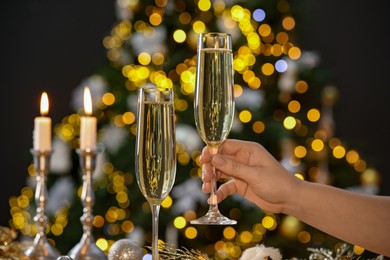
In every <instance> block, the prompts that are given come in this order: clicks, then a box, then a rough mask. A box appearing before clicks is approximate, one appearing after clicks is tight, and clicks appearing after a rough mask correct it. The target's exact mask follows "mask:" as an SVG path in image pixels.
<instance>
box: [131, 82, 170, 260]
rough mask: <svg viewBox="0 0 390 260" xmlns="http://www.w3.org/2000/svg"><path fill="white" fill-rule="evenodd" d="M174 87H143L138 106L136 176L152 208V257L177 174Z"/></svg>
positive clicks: (155, 255)
mask: <svg viewBox="0 0 390 260" xmlns="http://www.w3.org/2000/svg"><path fill="white" fill-rule="evenodd" d="M173 97H174V92H173V90H172V89H165V88H164V89H162V88H140V89H139V92H138V107H137V110H138V111H137V138H136V158H135V165H136V177H137V182H138V186H139V188H140V190H141V192H142V194H143V195H144V197H145V198H146V200H147V201H148V202H149V204H150V207H151V211H152V218H153V221H152V259H153V260H157V259H159V256H158V220H159V211H160V206H161V203H162V201H163V200H164V199H165V198H166V196H167V195H168V194H169V193H170V191H171V189H172V186H173V184H174V182H175V176H176V138H175V122H174V104H173Z"/></svg>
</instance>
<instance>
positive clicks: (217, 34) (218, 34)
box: [199, 32, 232, 37]
mask: <svg viewBox="0 0 390 260" xmlns="http://www.w3.org/2000/svg"><path fill="white" fill-rule="evenodd" d="M207 35H210V36H227V37H232V35H231V34H230V33H227V32H203V33H200V34H199V36H207Z"/></svg>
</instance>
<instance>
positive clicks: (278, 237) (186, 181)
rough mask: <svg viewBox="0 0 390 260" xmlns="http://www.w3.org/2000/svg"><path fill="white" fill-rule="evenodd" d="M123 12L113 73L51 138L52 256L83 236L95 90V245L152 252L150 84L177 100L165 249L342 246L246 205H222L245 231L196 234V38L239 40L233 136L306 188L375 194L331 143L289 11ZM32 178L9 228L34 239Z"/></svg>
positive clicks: (227, 5) (127, 5)
mask: <svg viewBox="0 0 390 260" xmlns="http://www.w3.org/2000/svg"><path fill="white" fill-rule="evenodd" d="M116 5H117V12H118V22H117V23H116V24H115V25H114V26H113V28H112V31H111V34H110V35H108V36H107V37H105V38H104V40H103V44H104V46H105V47H106V48H107V58H108V59H107V65H106V67H102V68H101V70H99V71H97V72H96V74H95V75H91V76H90V77H88V78H86V80H85V81H84V82H81V84H80V86H79V87H78V88H76V89H75V92H74V103H73V107H74V111H75V113H74V114H71V115H68V116H66V117H65V118H63V120H62V122H61V123H60V124H58V125H56V126H55V129H54V132H55V136H54V147H53V150H54V151H55V153H54V154H53V156H52V165H51V174H50V175H49V182H48V187H49V193H50V195H49V202H48V203H49V204H48V206H47V214H48V216H49V218H50V221H49V229H48V236H49V238H50V239H51V240H52V242H54V243H55V245H56V247H57V248H58V249H59V250H60V251H61V252H63V253H66V252H68V250H69V249H70V248H72V247H73V246H74V245H75V244H76V243H77V242H78V241H79V239H80V237H81V235H82V228H81V223H80V216H81V215H82V205H81V202H80V194H81V178H80V170H79V162H78V156H77V154H76V153H75V149H77V148H78V147H79V139H78V135H79V121H80V120H79V119H80V116H79V115H80V114H82V111H81V108H82V91H83V88H84V87H85V86H88V87H89V88H90V89H91V92H92V95H93V104H94V105H95V107H94V112H95V115H96V116H97V117H98V120H99V133H98V138H99V140H98V141H99V142H101V143H102V144H103V145H104V146H105V152H104V154H101V155H100V157H99V158H98V168H97V169H96V171H95V175H94V186H95V195H96V205H95V206H94V211H93V214H94V216H95V218H94V233H95V236H96V240H97V244H98V246H99V247H100V248H102V249H103V250H105V251H106V252H107V251H108V249H109V247H110V245H112V243H114V242H115V241H116V240H118V239H120V238H123V237H130V238H132V239H134V240H135V241H136V242H138V243H139V244H140V245H148V244H150V242H151V215H150V208H149V205H148V203H147V202H146V200H145V199H144V197H143V196H142V194H141V193H140V191H139V188H138V185H137V182H136V180H135V175H134V148H135V147H134V146H135V129H136V125H135V110H136V108H135V106H136V102H137V89H138V88H139V87H141V86H144V85H146V84H154V85H157V86H162V87H171V88H174V90H175V109H176V116H177V118H176V131H177V153H178V170H177V176H176V182H175V186H174V188H173V190H172V192H171V194H170V196H169V197H168V198H167V199H166V200H165V201H164V203H163V207H162V209H161V213H160V239H161V240H163V241H165V242H167V243H170V244H173V245H177V246H184V247H187V248H194V249H199V250H201V251H203V252H205V253H207V254H208V255H210V256H212V257H214V258H215V259H237V258H239V256H240V255H241V253H242V251H243V250H245V249H246V248H248V247H252V246H254V245H256V244H259V243H264V244H266V245H268V246H273V247H277V248H280V249H281V250H282V253H283V256H284V257H285V258H288V257H292V256H295V257H305V256H307V255H308V254H309V252H308V251H307V248H308V247H327V248H333V246H334V245H336V244H338V243H340V242H341V241H339V240H337V239H335V238H333V237H331V236H329V235H327V234H324V233H322V232H320V231H318V230H315V229H313V228H311V227H310V226H307V225H305V224H304V223H301V222H300V221H298V220H297V219H295V218H293V217H291V216H284V215H274V214H270V213H268V212H262V211H261V210H259V209H258V208H257V207H256V206H254V205H252V204H250V203H249V202H247V201H245V200H243V199H242V198H240V197H231V198H229V199H227V200H225V201H224V202H222V203H221V204H220V210H221V212H222V213H224V214H225V215H227V216H229V217H230V218H233V219H236V220H237V221H238V224H237V225H236V226H228V227H226V226H221V227H220V226H192V225H190V224H189V221H190V220H191V219H194V218H196V217H198V216H201V215H203V214H205V212H206V211H207V209H208V206H207V205H206V200H207V196H206V195H205V194H203V193H202V191H201V181H200V175H201V172H200V168H199V166H200V164H199V161H198V156H199V154H200V150H201V149H202V147H203V142H202V141H201V139H200V138H199V136H198V133H197V131H196V129H195V124H194V121H193V92H194V87H195V61H196V57H195V55H196V43H197V35H198V34H199V33H202V32H205V31H223V32H229V33H230V34H231V35H232V39H233V50H234V69H235V96H236V118H235V123H234V126H233V130H232V132H231V134H230V138H239V139H245V140H252V141H256V142H259V143H261V144H262V145H264V146H265V147H266V148H267V149H268V150H269V151H270V152H271V153H272V154H273V155H274V156H275V157H276V158H278V159H279V160H280V162H281V163H282V164H283V165H284V166H285V167H286V168H287V169H289V170H290V171H291V173H292V174H295V175H296V176H297V177H299V178H303V179H306V180H308V181H314V182H321V183H326V184H329V185H333V186H337V187H341V188H353V189H355V190H358V191H361V192H369V193H376V192H377V189H378V188H377V184H378V183H377V182H378V174H377V172H376V171H375V170H373V169H371V168H369V167H368V166H367V163H366V162H365V161H364V159H362V158H361V157H360V155H359V153H358V151H357V150H355V149H353V148H349V147H348V145H347V144H345V143H344V142H343V141H342V140H340V139H338V138H337V137H335V136H334V134H333V130H334V123H333V118H332V107H333V105H334V103H335V102H336V101H337V90H336V88H335V87H333V86H325V85H324V83H323V82H324V77H325V73H324V71H323V70H322V69H321V68H320V64H319V57H318V56H317V55H316V54H315V53H310V52H304V51H302V50H301V49H300V48H299V46H298V45H297V43H296V42H295V39H294V37H295V35H294V28H295V25H296V18H295V13H293V10H292V8H291V6H290V3H289V2H288V1H286V0H271V1H235V0H229V1H226V0H214V1H210V0H195V1H194V0H177V1H168V0H155V1H151V0H144V1H140V0H127V1H126V0H118V1H117V2H116ZM29 173H30V178H31V180H32V185H31V187H25V188H24V189H23V190H22V192H21V195H20V196H19V197H13V198H11V199H10V205H11V211H12V216H13V218H12V220H11V223H12V227H13V228H15V229H18V230H20V232H21V233H22V234H24V235H27V236H34V234H35V232H36V228H35V225H34V222H33V216H34V215H35V208H34V199H33V194H34V183H33V181H34V180H35V178H34V176H35V172H34V170H33V167H32V165H31V166H30V167H29ZM355 249H356V250H359V248H358V247H356V248H355ZM357 252H358V251H357ZM358 253H359V252H358ZM360 253H361V252H360Z"/></svg>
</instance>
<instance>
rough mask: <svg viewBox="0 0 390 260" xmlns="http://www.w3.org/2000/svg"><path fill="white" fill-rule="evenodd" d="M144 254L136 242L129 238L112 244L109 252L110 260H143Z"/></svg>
mask: <svg viewBox="0 0 390 260" xmlns="http://www.w3.org/2000/svg"><path fill="white" fill-rule="evenodd" d="M142 256H143V252H142V249H141V247H139V246H138V245H137V244H136V243H134V241H132V240H130V239H128V238H122V239H119V240H118V241H116V242H115V243H114V244H112V246H111V248H110V250H109V251H108V255H107V257H108V260H126V259H133V260H141V259H142Z"/></svg>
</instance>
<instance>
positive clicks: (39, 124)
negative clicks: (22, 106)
mask: <svg viewBox="0 0 390 260" xmlns="http://www.w3.org/2000/svg"><path fill="white" fill-rule="evenodd" d="M40 112H41V116H39V117H36V118H35V119H34V132H33V147H34V150H36V151H50V150H51V118H50V117H47V116H46V115H47V114H48V112H49V98H48V97H47V93H46V92H43V93H42V96H41V111H40Z"/></svg>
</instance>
